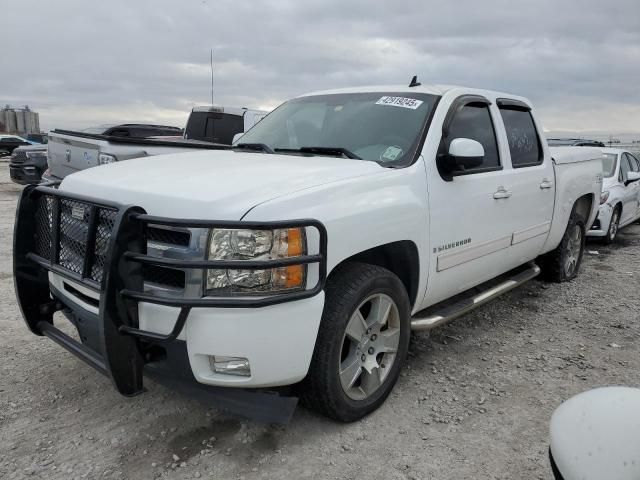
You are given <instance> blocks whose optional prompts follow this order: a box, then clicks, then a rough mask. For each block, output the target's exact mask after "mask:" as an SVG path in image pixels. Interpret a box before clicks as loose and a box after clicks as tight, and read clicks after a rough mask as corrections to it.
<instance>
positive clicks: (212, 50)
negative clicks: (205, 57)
mask: <svg viewBox="0 0 640 480" xmlns="http://www.w3.org/2000/svg"><path fill="white" fill-rule="evenodd" d="M211 105H213V48H212V49H211Z"/></svg>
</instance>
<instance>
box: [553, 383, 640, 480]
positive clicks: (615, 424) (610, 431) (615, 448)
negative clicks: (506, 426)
mask: <svg viewBox="0 0 640 480" xmlns="http://www.w3.org/2000/svg"><path fill="white" fill-rule="evenodd" d="M638 411H640V390H639V389H637V388H627V387H605V388H597V389H595V390H589V391H587V392H584V393H581V394H579V395H576V396H575V397H573V398H570V399H569V400H567V401H566V402H564V403H563V404H562V405H560V407H558V409H557V410H556V411H555V412H554V414H553V416H552V417H551V427H550V440H551V454H552V455H553V459H554V461H555V464H556V466H557V468H558V470H559V473H560V474H561V475H562V478H563V479H564V480H602V479H610V480H637V479H638V478H640V448H638V446H639V445H640V415H638Z"/></svg>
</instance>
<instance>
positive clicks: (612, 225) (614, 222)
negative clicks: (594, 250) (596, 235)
mask: <svg viewBox="0 0 640 480" xmlns="http://www.w3.org/2000/svg"><path fill="white" fill-rule="evenodd" d="M619 228H620V207H616V208H614V209H613V213H612V214H611V221H610V222H609V229H608V230H607V234H606V235H605V236H604V237H603V239H604V243H605V245H609V244H610V243H613V241H614V240H615V239H616V235H618V230H619Z"/></svg>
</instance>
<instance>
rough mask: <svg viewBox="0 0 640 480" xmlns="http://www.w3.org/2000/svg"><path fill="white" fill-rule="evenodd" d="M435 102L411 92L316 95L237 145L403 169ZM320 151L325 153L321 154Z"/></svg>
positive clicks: (286, 108) (289, 106) (276, 114)
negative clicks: (333, 156)
mask: <svg viewBox="0 0 640 480" xmlns="http://www.w3.org/2000/svg"><path fill="white" fill-rule="evenodd" d="M437 99H438V97H437V96H435V95H429V94H425V93H413V92H403V93H394V92H367V93H343V94H333V95H316V96H309V97H302V98H296V99H294V100H290V101H288V102H286V103H284V104H283V105H281V106H280V107H278V108H277V109H276V110H274V111H273V112H272V113H270V114H269V115H268V116H266V117H265V118H264V119H263V120H262V121H260V123H258V124H256V125H255V126H254V127H253V128H252V129H251V130H249V131H248V132H247V133H245V134H244V135H243V136H242V137H241V139H240V140H239V142H238V143H239V144H240V145H242V144H245V143H246V144H262V145H264V146H266V147H268V148H270V149H271V150H273V151H275V152H278V153H296V150H299V149H301V148H302V149H305V150H306V151H305V152H304V153H310V150H309V147H312V148H315V149H316V150H311V153H315V154H318V155H322V154H323V153H324V154H327V152H331V153H333V154H336V153H338V154H339V153H340V151H341V150H342V153H343V154H344V155H345V156H348V157H350V156H351V157H353V158H361V159H363V160H372V161H375V162H380V163H382V164H389V165H390V166H400V165H408V164H410V163H411V162H412V160H413V157H414V154H415V152H416V150H417V149H418V146H419V144H420V137H421V132H422V130H423V128H424V126H425V124H426V122H427V119H428V118H429V117H430V113H431V111H432V110H433V108H434V106H435V104H436V101H437ZM322 149H324V152H323V151H322Z"/></svg>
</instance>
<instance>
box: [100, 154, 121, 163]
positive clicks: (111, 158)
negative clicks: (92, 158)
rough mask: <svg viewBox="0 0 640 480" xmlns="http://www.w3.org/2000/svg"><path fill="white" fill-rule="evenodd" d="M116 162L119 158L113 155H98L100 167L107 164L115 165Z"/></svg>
mask: <svg viewBox="0 0 640 480" xmlns="http://www.w3.org/2000/svg"><path fill="white" fill-rule="evenodd" d="M115 161H117V158H116V157H114V156H113V155H108V154H106V153H101V154H100V155H98V165H106V164H107V163H113V162H115Z"/></svg>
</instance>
